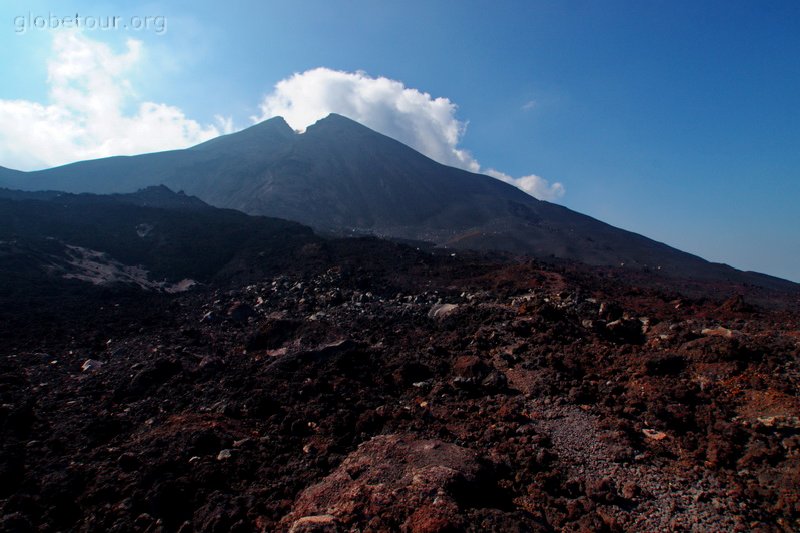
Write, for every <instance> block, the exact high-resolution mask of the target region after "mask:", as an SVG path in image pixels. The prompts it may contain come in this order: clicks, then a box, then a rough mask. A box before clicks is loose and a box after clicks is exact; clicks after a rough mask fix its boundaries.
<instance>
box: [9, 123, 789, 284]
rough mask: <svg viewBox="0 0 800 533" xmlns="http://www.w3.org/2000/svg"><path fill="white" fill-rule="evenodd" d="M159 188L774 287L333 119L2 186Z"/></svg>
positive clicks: (344, 229)
mask: <svg viewBox="0 0 800 533" xmlns="http://www.w3.org/2000/svg"><path fill="white" fill-rule="evenodd" d="M155 184H165V185H167V186H169V187H170V188H172V189H174V190H184V191H186V192H187V193H189V194H193V195H196V196H198V197H199V198H201V199H202V200H204V201H205V202H208V203H209V204H211V205H215V206H218V207H226V208H233V209H238V210H241V211H244V212H246V213H249V214H256V215H267V216H273V217H279V218H285V219H288V220H295V221H298V222H301V223H303V224H308V225H310V226H312V227H314V228H317V229H320V230H324V231H327V232H335V233H339V234H343V233H346V234H351V233H356V234H375V235H379V236H388V237H394V238H402V239H412V240H421V241H429V242H433V243H436V244H438V245H442V246H448V247H455V248H477V249H500V250H508V251H512V252H523V253H529V254H532V255H534V256H537V257H549V256H555V257H560V258H567V259H575V260H579V261H582V262H585V263H588V264H591V265H608V266H615V267H622V268H626V269H631V268H632V269H636V270H643V269H645V270H653V271H658V272H661V273H663V274H665V275H667V276H677V277H693V278H698V279H707V280H722V281H740V282H743V283H753V284H757V285H762V286H770V287H773V288H778V287H781V286H783V285H784V282H783V281H782V280H777V279H775V278H770V277H768V276H761V275H756V274H743V273H741V272H738V271H736V270H734V269H732V268H730V267H728V266H726V265H719V264H712V263H709V262H707V261H705V260H703V259H701V258H699V257H696V256H693V255H691V254H687V253H685V252H681V251H679V250H676V249H674V248H671V247H669V246H667V245H665V244H662V243H659V242H656V241H653V240H651V239H647V238H645V237H643V236H641V235H637V234H635V233H631V232H628V231H624V230H621V229H619V228H615V227H613V226H610V225H608V224H605V223H603V222H601V221H598V220H595V219H593V218H591V217H587V216H585V215H582V214H580V213H576V212H574V211H571V210H569V209H567V208H565V207H562V206H558V205H555V204H551V203H548V202H543V201H539V200H537V199H535V198H533V197H531V196H529V195H527V194H525V193H524V192H522V191H520V190H519V189H517V188H515V187H513V186H511V185H508V184H506V183H503V182H500V181H498V180H496V179H493V178H490V177H488V176H483V175H479V174H474V173H470V172H466V171H463V170H460V169H456V168H453V167H448V166H445V165H441V164H439V163H436V162H435V161H433V160H431V159H429V158H427V157H425V156H423V155H422V154H420V153H418V152H416V151H414V150H413V149H411V148H409V147H408V146H405V145H403V144H402V143H400V142H397V141H395V140H393V139H391V138H389V137H386V136H384V135H381V134H379V133H376V132H374V131H372V130H370V129H369V128H366V127H364V126H362V125H360V124H358V123H356V122H354V121H352V120H350V119H347V118H345V117H342V116H339V115H335V114H332V115H330V116H328V117H327V118H325V119H323V120H321V121H319V122H317V123H316V124H314V125H313V126H311V127H309V128H308V129H307V131H306V132H305V133H303V134H298V133H296V132H294V131H293V130H292V129H291V128H290V127H289V126H288V124H286V122H285V121H284V120H283V119H281V118H274V119H270V120H267V121H265V122H262V123H260V124H257V125H255V126H253V127H251V128H248V129H246V130H243V131H241V132H238V133H234V134H230V135H226V136H222V137H219V138H216V139H213V140H211V141H208V142H206V143H203V144H201V145H198V146H195V147H193V148H190V149H187V150H174V151H170V152H161V153H155V154H145V155H140V156H133V157H112V158H107V159H100V160H94V161H85V162H80V163H74V164H71V165H66V166H63V167H57V168H53V169H47V170H42V171H38V172H30V173H19V174H13V175H10V176H3V175H0V185H5V186H11V187H16V188H21V189H28V190H36V189H58V190H65V191H70V192H95V193H110V192H129V191H133V190H136V189H138V188H140V187H144V186H147V185H155Z"/></svg>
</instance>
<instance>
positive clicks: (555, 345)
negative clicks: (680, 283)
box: [0, 258, 800, 532]
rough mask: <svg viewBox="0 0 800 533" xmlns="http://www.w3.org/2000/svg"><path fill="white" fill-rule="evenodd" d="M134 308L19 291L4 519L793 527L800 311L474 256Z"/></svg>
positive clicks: (7, 329) (279, 281) (1, 371)
mask: <svg viewBox="0 0 800 533" xmlns="http://www.w3.org/2000/svg"><path fill="white" fill-rule="evenodd" d="M423 266H424V265H423ZM139 294H140V293H135V292H130V291H106V292H102V293H99V294H97V295H94V296H85V297H80V298H74V297H73V298H72V299H71V300H69V301H64V302H61V303H60V304H59V305H60V307H59V308H58V312H54V311H48V312H44V311H42V310H40V309H37V308H36V307H35V306H34V307H30V306H28V307H25V306H24V305H22V304H20V307H19V309H21V310H18V309H17V308H9V307H8V303H7V302H4V304H5V306H6V308H5V309H4V312H5V313H6V314H5V315H4V320H5V324H4V325H3V329H2V333H3V344H4V348H3V351H2V358H1V359H0V403H1V404H2V405H0V425H2V433H1V434H0V435H1V436H0V445H1V446H2V450H1V453H0V491H1V492H0V514H2V519H1V521H0V529H2V530H3V531H66V530H75V531H118V532H123V531H151V532H156V531H182V532H189V531H209V532H211V531H213V532H223V531H238V532H250V531H294V532H311V531H409V532H437V531H461V530H467V531H725V532H728V531H797V530H800V399H798V393H797V390H798V388H797V387H798V384H800V319H798V315H797V313H796V312H791V311H787V310H783V311H778V310H774V311H773V310H767V309H765V308H763V307H755V306H753V305H751V304H750V302H749V301H748V300H747V299H746V298H745V299H742V298H741V297H736V295H734V294H728V295H727V296H730V298H727V300H726V299H725V298H718V299H714V298H707V299H695V300H692V299H688V298H680V297H679V296H678V295H677V294H676V293H665V292H660V291H657V290H654V289H641V288H636V287H633V286H632V284H631V283H622V282H618V281H610V280H608V279H606V278H604V277H602V276H601V275H599V274H597V275H595V274H592V275H591V276H590V275H588V274H585V273H579V272H573V271H570V270H569V269H567V268H555V267H544V266H542V265H538V264H534V263H507V262H505V263H492V262H489V261H486V262H476V263H469V262H460V260H459V259H458V258H452V265H450V264H449V263H448V262H447V260H442V261H439V262H438V263H436V264H435V265H433V266H428V267H425V268H423V267H422V266H419V267H418V268H409V269H407V270H404V271H403V272H397V271H392V270H386V271H385V272H378V273H375V272H365V271H363V270H362V269H360V268H358V266H354V265H345V266H341V265H332V266H330V267H329V268H328V267H326V268H323V269H320V270H319V271H317V272H316V273H308V272H303V273H300V272H298V273H297V274H294V275H282V276H277V277H271V278H266V279H262V280H261V281H259V282H257V283H253V284H249V285H244V286H241V287H239V288H235V289H225V290H222V289H213V288H209V287H206V288H203V287H200V288H196V289H194V290H192V291H190V292H188V293H185V294H180V295H155V294H141V295H139Z"/></svg>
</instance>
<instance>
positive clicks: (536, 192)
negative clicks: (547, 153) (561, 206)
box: [483, 168, 566, 200]
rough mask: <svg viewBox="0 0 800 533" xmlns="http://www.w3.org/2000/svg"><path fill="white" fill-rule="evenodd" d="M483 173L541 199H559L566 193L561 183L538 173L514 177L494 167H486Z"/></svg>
mask: <svg viewBox="0 0 800 533" xmlns="http://www.w3.org/2000/svg"><path fill="white" fill-rule="evenodd" d="M483 173H484V174H486V175H487V176H491V177H493V178H497V179H499V180H500V181H505V182H506V183H510V184H511V185H513V186H515V187H518V188H520V189H522V190H523V191H525V192H526V193H528V194H530V195H531V196H534V197H536V198H539V199H540V200H558V199H559V198H561V197H562V196H564V193H565V192H566V190H565V189H564V186H563V185H562V184H561V183H559V182H555V183H550V182H549V181H547V180H546V179H544V178H542V177H540V176H537V175H536V174H530V175H528V176H522V177H521V178H513V177H511V176H509V175H508V174H506V173H504V172H500V171H499V170H495V169H493V168H489V169H486V170H484V171H483Z"/></svg>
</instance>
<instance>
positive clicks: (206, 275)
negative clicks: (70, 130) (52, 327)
mask: <svg viewBox="0 0 800 533" xmlns="http://www.w3.org/2000/svg"><path fill="white" fill-rule="evenodd" d="M319 241H320V239H319V237H317V236H315V235H314V234H313V232H312V231H311V229H310V228H308V227H306V226H302V225H300V224H297V223H295V222H289V221H286V220H278V219H273V218H267V217H251V216H248V215H245V214H243V213H240V212H238V211H234V210H229V209H216V208H213V207H210V206H208V205H207V204H204V203H203V202H201V201H200V200H198V199H196V198H192V197H187V196H186V195H183V194H176V193H173V192H172V191H169V190H168V189H166V188H165V187H154V188H150V189H146V190H142V191H139V192H137V193H133V194H118V195H110V196H98V195H91V194H81V195H73V194H65V193H52V192H45V193H19V192H17V191H8V190H0V272H2V274H3V275H2V279H0V290H2V291H3V292H4V293H6V294H10V293H11V292H19V293H26V291H27V292H28V293H29V292H34V293H35V292H37V291H39V290H40V289H41V288H42V287H43V284H44V285H47V286H53V285H54V284H58V283H59V280H64V279H68V280H69V279H73V280H80V281H90V282H92V283H94V284H96V285H109V284H115V283H122V284H127V285H138V286H140V287H142V288H145V289H167V290H169V289H170V287H173V286H174V285H175V284H176V283H179V282H180V281H181V280H184V279H187V278H188V279H191V280H194V281H196V282H200V283H209V282H212V281H226V280H231V279H238V280H243V279H252V278H259V277H261V276H262V275H264V274H265V273H271V272H279V271H283V270H285V269H286V268H289V266H290V265H293V264H294V260H293V259H292V256H293V254H296V253H297V252H298V250H300V249H301V248H302V247H303V246H305V245H306V244H309V243H315V242H319Z"/></svg>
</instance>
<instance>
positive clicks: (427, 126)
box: [253, 68, 564, 200]
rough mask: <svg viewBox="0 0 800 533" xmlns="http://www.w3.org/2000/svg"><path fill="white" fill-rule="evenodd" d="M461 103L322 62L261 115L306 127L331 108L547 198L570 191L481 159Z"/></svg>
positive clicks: (266, 104) (278, 91) (280, 88)
mask: <svg viewBox="0 0 800 533" xmlns="http://www.w3.org/2000/svg"><path fill="white" fill-rule="evenodd" d="M456 109H457V106H456V104H454V103H453V102H451V101H450V100H449V99H447V98H441V97H439V98H433V97H432V96H431V95H430V94H428V93H424V92H420V91H418V90H417V89H413V88H409V87H406V86H405V85H403V83H401V82H399V81H396V80H390V79H388V78H384V77H378V78H372V77H370V76H368V75H367V74H366V73H364V72H342V71H337V70H331V69H327V68H316V69H313V70H308V71H306V72H303V73H298V74H294V75H292V76H291V77H289V78H286V79H284V80H281V81H279V82H278V83H277V84H276V85H275V87H274V89H273V91H272V92H271V93H269V94H268V95H266V96H265V97H264V100H263V101H262V103H261V116H259V117H253V119H254V120H255V121H261V120H266V119H268V118H271V117H276V116H281V117H283V118H284V119H286V122H288V123H289V125H290V126H291V127H292V128H294V129H296V130H299V131H304V130H305V129H306V128H307V127H308V126H310V125H311V124H313V123H314V122H316V121H318V120H320V119H322V118H324V117H326V116H327V115H328V114H330V113H338V114H340V115H344V116H347V117H349V118H351V119H353V120H356V121H357V122H360V123H362V124H364V125H365V126H367V127H369V128H371V129H373V130H375V131H378V132H380V133H383V134H384V135H388V136H389V137H392V138H394V139H397V140H398V141H400V142H402V143H404V144H407V145H408V146H411V147H412V148H414V149H415V150H417V151H419V152H421V153H423V154H425V155H427V156H428V157H430V158H431V159H434V160H436V161H439V162H440V163H444V164H446V165H451V166H455V167H459V168H463V169H465V170H469V171H471V172H483V173H485V174H487V175H490V176H492V177H495V178H498V179H501V180H502V181H505V182H507V183H510V184H512V185H515V186H517V187H519V188H520V189H522V190H523V191H525V192H527V193H528V194H531V195H533V196H535V197H537V198H540V199H543V200H556V199H558V198H560V197H562V196H563V195H564V186H563V185H562V184H561V183H553V184H550V183H549V182H548V181H547V180H546V179H544V178H541V177H539V176H535V175H530V176H524V177H522V178H516V179H515V178H512V177H511V176H509V175H507V174H504V173H502V172H498V171H496V170H493V169H482V167H481V165H480V163H478V161H477V160H476V159H475V158H474V157H473V156H472V155H471V154H470V153H469V152H468V151H466V150H464V149H462V148H460V147H459V143H460V141H461V139H462V137H463V136H464V133H465V132H466V128H467V124H466V123H465V122H462V121H460V120H458V119H457V118H456Z"/></svg>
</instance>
